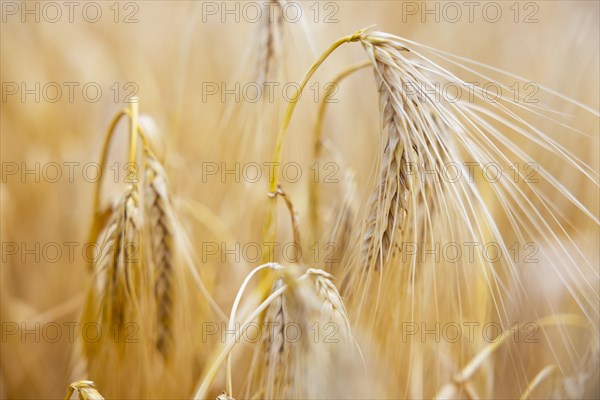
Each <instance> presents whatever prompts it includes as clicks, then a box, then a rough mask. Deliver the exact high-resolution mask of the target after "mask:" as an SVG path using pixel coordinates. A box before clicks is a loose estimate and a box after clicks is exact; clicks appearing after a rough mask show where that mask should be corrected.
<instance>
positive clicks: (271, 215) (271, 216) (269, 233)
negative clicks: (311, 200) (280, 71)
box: [263, 29, 366, 262]
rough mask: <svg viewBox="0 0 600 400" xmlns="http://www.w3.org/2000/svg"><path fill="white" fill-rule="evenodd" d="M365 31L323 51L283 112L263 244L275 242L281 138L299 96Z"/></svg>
mask: <svg viewBox="0 0 600 400" xmlns="http://www.w3.org/2000/svg"><path fill="white" fill-rule="evenodd" d="M365 30H366V29H361V30H359V31H357V32H355V33H354V34H352V35H348V36H344V37H342V38H340V39H338V40H336V41H335V42H334V43H333V44H332V45H331V46H329V48H327V50H325V51H324V52H323V53H322V54H321V55H320V56H319V58H318V59H317V60H316V61H315V62H314V63H313V64H312V65H311V66H310V68H309V69H308V71H307V72H306V73H305V74H304V77H303V78H302V81H301V82H300V85H299V86H298V88H297V89H296V92H295V93H294V95H293V96H292V98H291V99H290V101H289V103H288V106H287V109H286V112H285V115H284V118H283V123H282V124H281V129H280V130H279V134H278V135H277V142H276V144H275V152H274V156H273V173H272V174H270V176H269V193H270V194H271V195H272V196H271V197H270V198H269V202H268V205H267V213H266V216H265V224H264V229H263V238H264V239H265V240H263V243H267V242H272V241H274V240H275V237H276V228H275V226H274V225H275V205H276V204H277V199H276V198H275V196H273V195H274V194H275V192H276V191H277V186H278V185H279V170H280V165H279V164H280V162H281V155H282V147H283V138H284V137H285V134H286V133H287V130H288V127H289V125H290V122H291V120H292V115H293V114H294V110H295V109H296V103H298V100H299V99H300V95H301V94H302V91H303V90H304V87H305V86H306V84H307V83H308V81H309V80H310V78H311V77H312V76H313V75H314V73H315V72H316V71H317V69H318V68H319V67H320V66H321V64H323V62H324V61H325V60H326V59H327V57H329V55H331V53H333V52H334V51H335V50H336V49H337V48H338V47H340V46H341V45H343V44H344V43H351V42H357V41H359V40H360V38H361V37H362V35H363V33H364V32H365ZM263 254H264V256H263V260H264V261H265V262H267V261H274V260H273V254H271V252H270V251H267V252H266V253H263Z"/></svg>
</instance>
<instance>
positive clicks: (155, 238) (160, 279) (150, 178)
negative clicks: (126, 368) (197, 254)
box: [144, 158, 178, 358]
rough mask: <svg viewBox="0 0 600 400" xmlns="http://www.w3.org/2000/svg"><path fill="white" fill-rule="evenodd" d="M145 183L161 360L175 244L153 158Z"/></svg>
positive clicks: (169, 324)
mask: <svg viewBox="0 0 600 400" xmlns="http://www.w3.org/2000/svg"><path fill="white" fill-rule="evenodd" d="M144 178H145V181H144V195H145V198H144V203H145V204H144V205H145V209H146V215H147V217H148V224H149V232H150V240H151V243H150V247H151V260H152V262H153V264H154V268H153V271H154V294H155V296H156V302H157V307H156V308H157V310H156V311H157V316H156V317H157V325H158V326H157V329H158V332H157V338H156V347H157V349H158V351H159V352H160V353H161V355H162V356H163V357H164V358H168V356H169V353H170V352H171V351H172V346H173V342H174V340H175V338H174V337H173V315H174V314H175V308H176V307H177V306H178V304H176V300H175V297H176V295H177V294H176V293H175V285H174V283H175V282H174V279H175V278H174V275H175V274H177V273H178V271H175V270H174V268H175V265H174V264H175V262H174V259H175V258H176V257H177V254H176V249H175V243H174V227H173V215H172V210H171V205H170V199H169V197H168V193H167V181H166V176H165V172H164V170H163V168H162V166H161V165H160V164H159V163H158V161H157V160H155V159H152V158H151V159H149V160H148V161H147V163H146V172H145V177H144Z"/></svg>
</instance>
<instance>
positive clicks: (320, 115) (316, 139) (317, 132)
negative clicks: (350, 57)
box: [308, 60, 373, 243]
mask: <svg viewBox="0 0 600 400" xmlns="http://www.w3.org/2000/svg"><path fill="white" fill-rule="evenodd" d="M370 65H373V64H372V62H371V60H364V61H361V62H358V63H356V64H353V65H351V66H349V67H348V68H345V69H343V70H342V71H340V72H339V73H338V74H337V75H336V76H335V77H334V78H333V81H332V82H331V83H330V84H329V86H327V89H326V90H325V94H324V95H323V98H322V100H321V103H320V104H319V110H318V111H317V120H316V122H315V128H314V130H313V149H312V150H313V154H312V160H313V162H317V161H318V160H319V159H320V158H321V150H322V149H323V140H322V137H323V120H324V119H325V111H326V110H327V104H329V102H328V101H327V100H328V99H329V97H330V96H331V95H332V94H333V91H334V90H335V89H336V88H337V87H338V85H339V83H340V82H341V81H342V80H344V79H345V78H346V77H348V76H350V75H352V74H353V73H354V72H356V71H359V70H361V69H363V68H366V67H368V66H370ZM320 197H321V196H320V190H319V182H315V180H314V179H311V180H310V181H309V185H308V204H309V205H310V207H309V215H310V217H309V219H310V227H311V233H312V241H313V243H314V242H317V241H318V240H319V239H320V226H319V204H320Z"/></svg>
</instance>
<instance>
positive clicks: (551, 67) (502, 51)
mask: <svg viewBox="0 0 600 400" xmlns="http://www.w3.org/2000/svg"><path fill="white" fill-rule="evenodd" d="M66 3H67V2H39V1H26V2H13V1H2V2H1V3H0V4H1V8H2V24H1V39H0V51H1V61H0V80H1V82H2V102H1V112H0V115H1V120H0V130H1V145H0V148H1V150H0V152H1V159H2V183H1V188H2V189H1V242H2V266H1V270H0V272H1V275H0V277H1V290H2V297H1V299H2V304H1V310H2V325H3V327H2V343H1V345H2V352H1V368H2V370H1V375H0V376H1V395H2V397H3V398H28V399H31V398H58V397H61V396H62V395H63V394H64V392H65V390H66V387H67V386H68V384H69V383H70V380H69V379H70V368H69V364H70V354H71V351H72V340H70V339H69V337H68V336H67V335H66V332H67V331H66V330H65V326H68V325H65V323H67V324H68V323H69V322H72V321H77V320H78V312H79V306H80V305H81V303H82V302H83V293H84V292H85V289H86V287H87V284H88V279H89V270H88V268H87V263H86V259H85V257H84V254H85V249H84V246H85V240H86V237H87V233H88V230H89V227H90V223H91V215H92V210H91V207H92V200H93V199H92V196H93V191H94V186H95V183H94V182H95V180H96V178H95V177H96V176H97V175H96V174H97V163H98V161H99V157H100V149H101V144H102V142H103V139H104V135H105V132H106V129H107V127H108V125H109V123H110V121H111V119H112V118H113V116H114V115H115V114H116V113H117V112H118V111H119V110H120V109H122V108H124V107H125V106H127V100H128V99H129V98H130V97H131V96H132V95H135V96H137V97H139V99H140V110H141V112H142V113H143V114H145V115H147V116H149V117H151V118H152V119H153V121H154V123H155V125H156V129H157V131H158V132H160V135H161V137H162V140H163V141H164V149H165V154H166V156H165V163H166V167H167V173H168V174H169V177H170V183H171V189H172V191H173V193H175V194H176V196H177V197H180V198H186V199H193V200H194V201H196V202H198V203H201V204H203V205H204V206H206V207H207V208H208V209H209V210H210V211H211V212H212V213H214V215H217V216H218V217H219V219H220V221H221V222H220V225H219V226H220V227H221V228H222V229H221V230H222V231H225V232H230V233H231V232H233V233H232V234H233V235H234V236H235V237H236V239H237V240H241V241H250V240H256V238H257V237H259V236H258V235H260V228H261V221H262V208H261V207H262V204H263V203H262V202H263V201H264V194H265V192H266V190H267V179H266V176H263V177H262V178H261V179H260V180H259V181H258V182H256V183H252V184H249V183H248V182H244V181H243V180H242V181H241V182H240V181H239V180H238V181H237V182H236V180H235V179H221V175H220V172H221V171H219V174H217V175H215V176H213V175H206V166H207V165H208V164H207V163H214V164H216V165H217V166H221V163H222V162H223V161H225V160H228V161H229V160H236V159H237V160H241V159H246V160H248V159H251V160H256V161H259V162H264V161H270V159H271V154H272V149H273V146H274V138H275V134H276V127H277V126H278V124H277V121H279V120H280V119H281V115H282V112H281V111H282V109H283V106H284V105H285V102H284V101H282V98H279V97H284V96H283V95H282V94H281V93H282V92H280V91H279V89H276V90H275V96H276V98H277V99H276V101H275V102H274V103H275V104H274V106H272V107H270V108H268V109H267V110H265V109H264V108H261V107H259V106H257V105H256V104H253V103H251V102H248V101H246V100H247V99H246V98H245V97H244V95H241V99H235V100H233V101H232V99H234V98H235V96H236V93H234V94H226V93H225V90H224V89H229V90H231V89H232V88H235V87H236V86H235V85H236V83H238V84H239V83H241V86H242V87H243V86H244V84H245V83H247V82H252V80H253V79H255V76H256V73H257V67H256V59H257V52H258V50H257V43H258V42H260V38H259V35H258V34H257V32H258V31H259V25H260V22H259V21H257V20H256V19H255V12H256V9H257V8H256V7H254V6H255V5H256V4H258V3H261V2H258V3H256V2H254V6H253V5H252V2H234V1H227V2H210V1H209V2H202V1H174V2H171V1H161V0H158V1H118V2H112V1H98V2H77V1H76V2H70V3H71V5H67V4H66ZM472 3H473V8H470V7H471V6H466V5H465V4H463V2H457V3H454V4H457V6H455V5H450V6H449V3H447V2H439V1H436V2H420V1H419V2H404V1H381V0H375V1H319V2H317V1H301V2H297V3H293V4H294V5H291V6H289V7H288V8H289V9H288V10H287V11H288V12H289V15H288V18H286V19H289V20H290V21H292V20H295V19H296V17H295V13H297V12H300V13H301V17H302V18H301V19H300V20H299V21H298V22H291V23H290V22H289V21H288V27H287V28H286V29H287V30H288V32H289V34H288V36H286V37H285V39H284V43H283V51H282V58H281V59H282V60H284V61H283V62H282V67H281V70H279V71H278V72H277V77H276V79H277V80H278V81H279V82H283V83H285V82H298V81H299V80H300V78H301V76H302V74H303V73H304V71H306V69H307V68H308V67H309V66H310V64H311V63H312V62H313V61H314V59H315V58H316V56H317V55H318V54H320V52H321V51H323V50H324V49H325V48H326V47H327V46H328V45H329V44H331V43H332V42H333V41H334V40H336V39H337V38H339V37H341V36H344V35H348V34H350V33H352V32H354V31H356V30H357V29H360V28H363V27H366V26H369V25H375V27H376V29H378V30H382V31H387V32H390V33H394V34H396V35H399V36H402V37H405V38H407V39H410V40H413V41H416V42H419V43H421V44H425V45H428V46H431V47H434V48H437V49H439V50H443V51H446V52H449V53H453V54H455V55H459V56H462V57H466V58H469V59H473V60H477V61H479V62H481V63H485V64H489V65H493V66H494V67H496V68H499V69H502V70H505V71H508V72H511V73H514V74H516V75H519V76H523V77H525V78H527V79H528V80H529V81H532V82H537V83H539V84H540V85H544V86H546V87H549V88H551V89H553V90H555V91H557V92H560V93H562V94H564V95H566V96H569V97H571V98H573V99H576V100H577V101H579V102H581V103H584V104H586V105H588V106H589V107H591V108H592V109H594V110H597V109H598V107H599V90H598V87H599V82H598V79H600V78H599V77H600V65H599V60H600V52H599V47H600V43H599V40H600V32H599V29H600V28H599V27H600V24H599V13H600V3H598V2H597V1H535V2H504V1H502V2H472ZM71 7H72V8H71ZM231 10H233V11H231ZM359 47H360V46H359V45H346V46H344V47H342V48H341V49H339V50H338V51H337V52H336V53H335V54H334V55H333V56H331V57H330V58H329V59H328V61H327V62H326V63H325V64H324V65H323V67H322V68H321V69H320V70H319V72H318V73H317V75H316V76H315V78H314V82H315V86H314V87H313V88H312V89H311V91H309V92H308V94H306V95H305V97H304V98H303V100H304V102H303V103H300V106H299V107H298V112H297V115H296V116H295V119H294V121H296V123H292V126H291V130H290V134H289V137H288V138H287V139H286V140H287V142H286V143H287V144H286V146H287V148H286V151H285V154H284V159H286V160H289V161H294V162H298V163H299V164H300V165H302V166H303V167H305V168H308V167H309V166H310V159H309V154H310V146H309V145H308V143H309V142H308V141H307V139H306V138H307V136H308V135H311V132H312V126H313V124H314V121H315V110H316V104H315V103H316V102H315V99H314V96H315V95H316V96H317V97H320V96H322V94H323V93H324V84H325V83H327V82H329V81H330V80H331V79H332V77H333V76H334V75H335V74H336V73H337V72H338V71H340V70H341V69H343V68H344V66H347V65H349V64H350V63H354V62H356V61H360V60H362V59H364V52H363V50H362V49H361V48H359ZM223 85H225V86H223ZM282 86H283V85H282ZM369 86H371V87H372V90H370V91H369V90H366V89H365V88H368V87H369ZM215 90H216V92H215ZM233 91H234V92H236V89H233ZM240 93H241V91H239V90H238V91H237V95H240ZM333 96H334V98H335V100H336V102H334V103H331V104H329V111H328V117H327V119H326V126H327V127H328V134H329V135H331V138H332V141H333V142H335V143H337V145H338V146H339V147H338V151H339V153H340V154H343V157H344V159H345V161H346V163H348V164H351V165H352V166H353V168H354V169H355V172H356V181H357V188H358V194H359V195H362V193H363V192H364V190H365V188H366V187H367V184H368V181H369V178H370V175H371V173H372V169H371V166H372V165H373V162H374V161H375V160H376V158H377V149H378V146H379V142H378V140H377V135H378V133H377V132H378V126H379V122H378V114H377V110H378V104H377V93H376V90H375V84H374V81H373V77H372V73H370V72H368V71H361V72H358V73H357V76H356V77H353V78H348V79H347V80H345V81H344V83H343V84H342V85H340V88H339V90H338V91H337V92H336V93H335V94H334V95H333ZM223 100H225V101H223ZM284 100H285V99H284ZM232 103H233V104H234V105H235V107H232ZM549 106H551V107H556V109H559V110H560V111H561V112H565V113H570V114H572V115H573V117H572V120H571V121H573V125H576V126H577V127H578V128H579V129H582V130H583V131H585V132H586V133H588V135H590V137H591V138H592V139H590V138H589V137H588V139H587V140H589V141H586V142H585V144H583V142H581V140H580V139H577V140H575V139H574V141H573V142H571V141H570V139H569V138H564V140H563V141H562V143H565V144H566V145H568V146H570V147H569V148H570V149H571V150H572V151H574V153H575V154H576V155H577V156H578V157H580V158H581V159H582V160H583V161H585V162H587V163H588V164H590V165H591V167H592V169H593V170H595V171H598V120H597V117H594V116H592V117H590V116H586V115H584V114H585V113H583V112H581V110H580V109H577V108H576V107H573V106H572V105H569V104H566V103H564V102H563V103H560V102H558V103H554V104H549ZM260 113H271V114H269V115H272V120H273V121H274V122H273V123H272V124H264V125H259V123H258V122H257V121H258V115H259V114H260ZM578 116H581V119H578ZM248 127H251V129H250V131H251V132H249V133H248V135H250V137H251V138H252V139H251V140H250V141H248V142H247V143H246V145H245V146H249V147H241V146H239V145H236V143H237V144H239V143H240V139H239V135H238V132H236V130H244V129H248ZM125 133H126V129H125V127H124V124H123V125H122V126H121V125H120V126H119V127H118V131H117V135H116V137H117V139H116V140H115V141H114V144H113V146H112V149H111V156H110V157H111V163H110V165H113V164H112V163H115V162H116V163H117V164H114V165H115V166H116V167H113V168H112V169H109V170H108V172H109V173H110V174H114V175H112V176H111V179H110V180H109V181H108V183H106V184H105V189H106V190H105V191H104V192H103V202H110V201H112V197H111V193H112V192H114V191H116V190H117V189H118V188H119V187H120V186H122V183H123V177H124V175H125V171H124V170H123V169H122V168H121V167H122V164H119V163H122V162H123V160H124V155H125V154H126V153H125V149H126V141H125V139H124V138H125V136H126V134H125ZM246 140H247V139H246ZM253 142H256V143H258V144H255V145H252V146H251V144H252V143H253ZM246 149H247V151H246ZM256 149H258V150H256ZM550 164H551V163H550ZM361 166H362V167H361ZM560 171H561V167H560V165H558V164H557V165H556V170H553V171H552V172H553V173H555V174H560V173H561V172H560ZM113 177H114V178H115V179H112V178H113ZM307 179H308V178H307V176H306V175H305V176H304V177H303V178H302V179H300V180H299V181H298V182H288V183H287V187H286V190H288V191H289V192H290V193H291V194H292V196H295V198H296V199H297V200H296V206H297V208H298V210H299V214H300V216H301V217H303V216H306V214H307V210H306V207H307V204H306V200H305V199H304V198H305V196H303V195H301V194H300V193H303V192H302V191H303V190H304V188H305V187H306V184H307ZM565 181H568V178H566V179H565ZM571 184H572V186H573V187H572V189H573V191H574V193H575V194H576V195H577V196H578V197H580V198H583V199H584V201H587V204H589V205H591V207H595V208H594V209H595V212H596V215H597V212H598V209H597V207H598V206H597V203H596V202H597V196H598V193H597V191H598V189H597V187H592V188H590V187H584V186H578V185H577V182H571ZM340 185H341V183H340V184H339V185H337V186H335V185H334V186H333V187H331V188H328V189H327V190H328V191H329V192H336V191H339V190H341V186H340ZM111 191H112V192H111ZM329 192H326V193H329ZM585 199H587V200H585ZM594 204H595V206H594ZM565 213H569V210H568V209H566V210H565ZM280 214H281V215H282V216H283V217H286V215H285V212H282V213H280ZM183 220H184V223H185V224H186V227H187V228H188V231H189V233H190V235H191V237H192V242H193V244H194V247H195V248H196V250H197V251H198V252H199V253H200V252H201V251H200V249H201V243H203V240H207V238H208V237H211V235H213V234H214V232H213V233H211V232H209V231H208V230H207V229H206V228H205V227H203V226H201V225H199V224H198V223H197V222H196V221H194V220H193V219H192V218H190V217H189V216H187V217H186V216H184V217H183ZM574 230H575V231H578V232H591V234H590V235H589V236H587V242H586V243H584V244H583V245H582V246H583V247H585V248H587V249H589V250H588V251H589V252H590V253H589V254H593V252H594V251H596V252H597V247H596V246H597V244H598V235H597V225H595V224H591V225H588V226H585V227H582V226H579V227H577V226H576V227H574ZM285 232H286V231H284V233H283V234H287V233H285ZM582 236H585V235H582ZM596 260H597V259H596ZM205 261H206V262H205V265H204V266H203V267H202V274H203V276H204V277H205V278H206V280H207V281H208V282H210V287H211V290H212V291H213V293H214V295H215V298H216V299H217V301H218V302H219V303H220V304H221V305H222V306H223V308H224V309H225V310H227V309H228V307H229V306H230V304H231V301H232V300H233V296H234V294H235V291H236V288H237V287H238V286H239V283H240V282H241V280H242V279H243V277H244V276H245V274H246V273H247V272H248V270H249V267H250V265H249V264H248V263H244V262H243V261H242V262H239V263H236V262H234V261H232V260H227V261H226V262H221V260H220V258H219V257H213V258H211V259H209V260H205ZM596 271H597V264H596ZM594 284H597V282H595V281H594ZM49 322H57V323H59V324H60V326H61V327H62V328H61V329H62V333H63V335H62V336H60V337H59V338H57V340H55V341H53V340H48V337H49V336H52V333H51V332H50V330H51V329H53V327H51V326H48V323H49ZM23 324H25V325H23ZM36 324H40V325H36ZM23 326H25V327H26V328H27V329H30V330H31V333H30V334H27V335H25V336H23V335H22V332H21V331H22V329H23ZM44 327H46V328H47V329H48V331H46V332H43V331H42V330H43V328H44ZM14 329H18V331H15V330H14ZM15 332H16V333H15Z"/></svg>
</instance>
